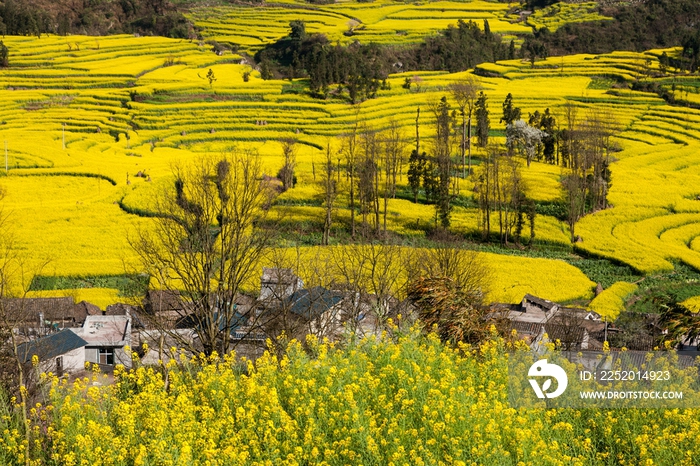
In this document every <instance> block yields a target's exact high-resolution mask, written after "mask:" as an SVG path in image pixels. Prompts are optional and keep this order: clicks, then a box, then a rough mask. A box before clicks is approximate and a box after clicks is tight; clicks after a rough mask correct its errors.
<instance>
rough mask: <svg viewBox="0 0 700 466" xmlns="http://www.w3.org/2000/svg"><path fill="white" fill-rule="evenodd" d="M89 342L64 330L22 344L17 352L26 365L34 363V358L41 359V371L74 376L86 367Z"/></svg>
mask: <svg viewBox="0 0 700 466" xmlns="http://www.w3.org/2000/svg"><path fill="white" fill-rule="evenodd" d="M87 344H88V342H87V341H85V340H83V339H82V338H80V337H79V336H78V335H77V334H76V333H75V332H73V331H71V330H68V329H64V330H61V331H60V332H58V333H54V334H51V335H47V336H44V337H41V338H38V339H36V340H32V341H28V342H26V343H22V344H21V345H19V346H18V347H17V352H18V355H19V357H20V360H22V361H23V362H24V363H29V362H31V361H32V358H33V357H34V356H37V357H38V358H39V369H40V370H41V371H42V372H53V373H54V374H56V375H58V376H61V375H63V374H64V373H67V374H72V373H75V372H77V371H80V370H82V369H84V367H85V347H86V346H87Z"/></svg>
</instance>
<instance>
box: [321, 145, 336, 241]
mask: <svg viewBox="0 0 700 466" xmlns="http://www.w3.org/2000/svg"><path fill="white" fill-rule="evenodd" d="M325 155H326V158H325V160H324V162H323V176H322V179H321V189H322V196H323V203H324V205H325V216H324V220H323V240H322V244H323V245H324V246H328V240H329V237H330V232H331V224H332V215H333V206H334V204H335V199H336V197H337V196H338V183H337V181H336V179H335V177H334V175H335V174H334V171H335V167H334V165H333V156H334V153H333V149H332V148H331V143H330V140H329V141H328V142H327V143H326V154H325Z"/></svg>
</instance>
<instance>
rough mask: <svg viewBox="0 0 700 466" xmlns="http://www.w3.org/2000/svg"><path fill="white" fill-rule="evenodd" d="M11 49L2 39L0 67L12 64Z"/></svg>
mask: <svg viewBox="0 0 700 466" xmlns="http://www.w3.org/2000/svg"><path fill="white" fill-rule="evenodd" d="M9 57H10V51H9V50H8V48H7V46H6V45H5V44H4V43H3V41H1V40H0V67H3V68H7V67H8V66H10V58H9Z"/></svg>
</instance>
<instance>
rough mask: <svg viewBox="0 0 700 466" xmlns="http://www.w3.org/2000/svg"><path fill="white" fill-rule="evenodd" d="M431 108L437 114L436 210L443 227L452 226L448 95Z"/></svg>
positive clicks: (450, 121)
mask: <svg viewBox="0 0 700 466" xmlns="http://www.w3.org/2000/svg"><path fill="white" fill-rule="evenodd" d="M431 110H432V111H433V114H434V115H435V145H434V158H435V162H436V165H437V166H436V169H437V190H436V193H435V194H436V195H435V210H436V216H437V220H439V222H440V226H441V227H442V228H445V229H446V228H448V227H449V226H450V215H451V213H452V198H453V194H452V189H451V188H452V138H451V128H452V126H453V118H452V117H451V116H450V104H449V103H448V102H447V97H444V96H443V97H442V98H441V99H440V101H439V102H438V103H437V104H436V105H433V106H432V108H431Z"/></svg>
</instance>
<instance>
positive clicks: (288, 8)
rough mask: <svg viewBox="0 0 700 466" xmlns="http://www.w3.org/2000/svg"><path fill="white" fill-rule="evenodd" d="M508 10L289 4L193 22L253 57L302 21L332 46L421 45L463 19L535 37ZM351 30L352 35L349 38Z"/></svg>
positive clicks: (210, 12) (502, 6)
mask: <svg viewBox="0 0 700 466" xmlns="http://www.w3.org/2000/svg"><path fill="white" fill-rule="evenodd" d="M509 9H510V6H509V5H508V4H506V3H495V2H487V1H482V0H476V1H471V2H450V1H438V2H430V3H426V4H418V3H405V4H404V3H396V2H393V1H387V0H382V1H377V2H371V3H355V2H339V3H333V4H330V5H318V6H315V5H309V4H308V3H306V2H287V3H285V5H284V7H283V6H282V5H278V4H271V5H269V6H267V7H265V8H258V9H251V8H249V7H244V6H241V7H235V6H226V7H218V8H210V7H206V8H200V9H195V10H194V11H193V12H192V13H191V14H190V18H191V19H192V20H193V21H194V22H195V23H196V24H197V25H198V26H200V27H202V28H204V33H203V34H204V37H205V38H207V39H214V40H216V41H220V42H223V43H230V44H235V45H237V46H238V47H239V50H240V51H245V52H248V53H252V52H255V51H257V50H258V49H260V48H261V47H262V46H264V45H265V44H269V43H271V42H274V41H276V40H278V39H280V38H282V37H284V36H286V35H287V33H288V30H289V22H290V21H294V20H297V19H302V18H303V19H304V21H305V23H306V30H307V32H323V33H324V34H326V35H327V36H328V38H329V39H330V40H331V42H333V43H335V42H336V41H340V42H341V43H349V42H352V41H354V40H359V41H360V42H362V43H368V42H376V43H383V44H385V43H390V44H395V43H412V42H419V41H420V40H422V39H423V38H424V37H425V36H426V35H428V34H432V33H435V32H437V31H439V30H441V29H445V28H447V26H449V25H450V24H455V23H457V21H458V20H460V19H461V20H464V21H469V20H473V21H476V22H478V23H479V24H482V22H483V20H488V22H489V26H490V28H491V31H493V32H496V33H499V34H503V35H506V36H510V35H513V34H516V33H520V34H529V33H531V32H532V27H531V26H528V25H524V24H522V23H519V22H516V21H515V18H507V17H506V16H507V12H508V10H509ZM348 31H352V34H346V33H348Z"/></svg>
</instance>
